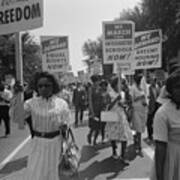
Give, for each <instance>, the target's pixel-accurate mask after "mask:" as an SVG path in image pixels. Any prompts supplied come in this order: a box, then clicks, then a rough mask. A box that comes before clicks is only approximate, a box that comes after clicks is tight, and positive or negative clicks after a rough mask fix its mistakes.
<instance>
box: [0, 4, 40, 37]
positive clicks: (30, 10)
mask: <svg viewBox="0 0 180 180" xmlns="http://www.w3.org/2000/svg"><path fill="white" fill-rule="evenodd" d="M42 25H43V0H0V34H9V33H15V32H19V31H24V30H28V29H35V28H38V27H41V26H42Z"/></svg>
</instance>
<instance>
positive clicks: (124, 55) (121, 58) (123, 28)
mask: <svg viewBox="0 0 180 180" xmlns="http://www.w3.org/2000/svg"><path fill="white" fill-rule="evenodd" d="M134 28H135V25H134V23H133V22H132V21H111V22H103V63H104V64H112V63H116V62H126V61H129V60H131V59H132V57H131V56H132V55H133V54H132V51H133V49H134Z"/></svg>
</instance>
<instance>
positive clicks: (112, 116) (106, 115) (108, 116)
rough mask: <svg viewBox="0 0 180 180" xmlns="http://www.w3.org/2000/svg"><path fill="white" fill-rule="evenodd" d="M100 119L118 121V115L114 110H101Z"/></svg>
mask: <svg viewBox="0 0 180 180" xmlns="http://www.w3.org/2000/svg"><path fill="white" fill-rule="evenodd" d="M101 121H105V122H118V121H119V117H118V114H117V112H115V111H102V112H101Z"/></svg>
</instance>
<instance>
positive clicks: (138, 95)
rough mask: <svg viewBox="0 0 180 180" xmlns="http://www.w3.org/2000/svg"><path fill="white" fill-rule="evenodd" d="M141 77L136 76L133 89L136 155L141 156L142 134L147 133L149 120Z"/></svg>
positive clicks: (133, 125) (133, 124)
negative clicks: (147, 120) (146, 128)
mask: <svg viewBox="0 0 180 180" xmlns="http://www.w3.org/2000/svg"><path fill="white" fill-rule="evenodd" d="M141 78H142V76H141V75H135V76H134V84H133V85H132V87H131V97H132V108H133V113H132V129H133V130H134V131H135V132H136V134H135V136H134V144H135V148H136V153H137V154H139V155H140V156H143V154H142V150H141V149H142V147H141V134H142V133H143V132H144V131H145V127H146V119H147V102H146V98H145V92H144V91H143V89H142V88H141V85H140V84H141Z"/></svg>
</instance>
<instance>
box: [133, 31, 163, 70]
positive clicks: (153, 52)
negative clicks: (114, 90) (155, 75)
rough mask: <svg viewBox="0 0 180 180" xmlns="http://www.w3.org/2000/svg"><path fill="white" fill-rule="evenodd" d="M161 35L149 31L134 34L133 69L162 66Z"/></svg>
mask: <svg viewBox="0 0 180 180" xmlns="http://www.w3.org/2000/svg"><path fill="white" fill-rule="evenodd" d="M161 51H162V33H161V30H159V29H157V30H151V31H144V32H137V33H135V51H134V52H135V55H134V61H133V69H151V68H160V67H161V65H162V55H161Z"/></svg>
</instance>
